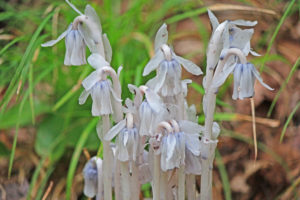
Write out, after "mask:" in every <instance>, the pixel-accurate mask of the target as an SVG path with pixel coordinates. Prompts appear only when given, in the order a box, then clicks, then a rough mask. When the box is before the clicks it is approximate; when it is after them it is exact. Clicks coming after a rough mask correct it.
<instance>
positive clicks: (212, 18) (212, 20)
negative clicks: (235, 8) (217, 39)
mask: <svg viewBox="0 0 300 200" xmlns="http://www.w3.org/2000/svg"><path fill="white" fill-rule="evenodd" d="M207 13H208V17H209V20H210V23H211V25H212V28H213V31H212V32H214V31H215V30H216V29H217V27H218V26H219V21H218V19H217V18H216V16H215V15H214V13H213V12H211V11H210V10H209V9H207Z"/></svg>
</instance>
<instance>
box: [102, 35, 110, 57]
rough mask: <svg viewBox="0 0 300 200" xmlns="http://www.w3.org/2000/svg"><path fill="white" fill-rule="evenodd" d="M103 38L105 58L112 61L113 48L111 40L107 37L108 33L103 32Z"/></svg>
mask: <svg viewBox="0 0 300 200" xmlns="http://www.w3.org/2000/svg"><path fill="white" fill-rule="evenodd" d="M102 38H103V45H104V53H105V60H106V61H107V62H109V63H110V62H111V58H112V48H111V46H110V42H109V40H108V38H107V35H106V34H103V35H102Z"/></svg>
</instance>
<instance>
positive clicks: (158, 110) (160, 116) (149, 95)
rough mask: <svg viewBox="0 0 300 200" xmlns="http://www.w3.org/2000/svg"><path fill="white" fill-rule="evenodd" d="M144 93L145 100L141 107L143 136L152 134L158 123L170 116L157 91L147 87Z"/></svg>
mask: <svg viewBox="0 0 300 200" xmlns="http://www.w3.org/2000/svg"><path fill="white" fill-rule="evenodd" d="M144 93H145V100H144V101H143V102H142V104H141V105H140V107H139V117H140V127H139V133H140V135H141V136H145V135H148V136H151V135H153V134H154V132H155V128H156V126H157V124H158V123H159V122H161V121H163V120H165V119H166V118H167V117H168V113H167V110H166V108H165V106H164V104H163V102H162V100H161V98H160V97H159V96H158V95H157V94H156V93H155V92H153V91H152V90H151V89H150V88H147V89H145V90H144Z"/></svg>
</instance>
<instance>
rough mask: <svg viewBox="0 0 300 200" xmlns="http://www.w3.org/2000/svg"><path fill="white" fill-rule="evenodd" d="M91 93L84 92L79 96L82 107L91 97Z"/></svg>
mask: <svg viewBox="0 0 300 200" xmlns="http://www.w3.org/2000/svg"><path fill="white" fill-rule="evenodd" d="M89 95H90V91H86V90H83V91H82V93H81V94H80V96H79V104H80V105H82V104H84V103H85V101H86V99H87V98H88V97H89Z"/></svg>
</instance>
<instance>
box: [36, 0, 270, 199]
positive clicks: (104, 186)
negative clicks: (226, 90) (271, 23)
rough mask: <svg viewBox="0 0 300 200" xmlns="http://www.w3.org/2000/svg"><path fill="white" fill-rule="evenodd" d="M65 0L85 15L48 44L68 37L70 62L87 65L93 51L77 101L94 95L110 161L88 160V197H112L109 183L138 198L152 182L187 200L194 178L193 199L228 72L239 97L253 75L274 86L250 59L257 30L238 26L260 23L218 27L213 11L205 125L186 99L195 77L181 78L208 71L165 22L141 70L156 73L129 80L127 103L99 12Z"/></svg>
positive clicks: (247, 91)
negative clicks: (172, 37)
mask: <svg viewBox="0 0 300 200" xmlns="http://www.w3.org/2000/svg"><path fill="white" fill-rule="evenodd" d="M66 1H67V0H66ZM67 3H68V4H69V5H70V6H71V7H72V8H73V9H74V10H75V11H76V12H77V13H78V14H79V16H78V17H76V18H75V19H74V21H73V23H72V24H71V25H70V26H69V27H68V29H67V30H66V31H65V32H64V33H63V34H62V35H60V36H59V37H58V39H56V40H52V41H49V42H47V43H45V44H43V45H42V46H44V47H47V46H52V45H54V44H56V43H57V42H58V41H60V40H61V39H63V38H65V41H66V54H65V61H64V63H65V65H83V64H86V54H85V52H86V46H87V47H88V48H89V50H90V52H91V55H90V56H89V57H88V59H87V61H88V64H89V65H91V66H92V67H93V68H94V69H95V71H93V72H92V73H91V74H90V75H89V76H88V77H86V78H85V79H84V80H83V82H82V85H83V87H84V91H83V92H82V94H81V95H80V97H79V104H84V103H85V101H86V99H87V98H88V96H89V95H91V98H92V101H93V103H92V115H93V116H100V117H101V121H100V123H99V125H98V126H97V132H98V135H99V138H100V139H101V140H102V143H103V145H104V150H103V151H104V159H103V160H102V159H101V158H99V157H93V158H92V159H91V160H89V161H88V162H87V164H86V165H85V167H84V170H83V174H84V180H85V186H84V194H85V195H86V196H88V197H94V196H97V199H105V200H111V199H112V194H111V188H112V187H114V188H115V190H114V191H115V198H116V199H117V200H118V199H123V200H126V199H139V191H140V186H141V184H143V183H146V182H151V183H152V187H153V197H154V199H155V200H158V199H170V198H171V199H176V198H178V199H181V200H183V199H184V198H185V195H184V191H185V188H184V186H185V177H187V178H191V181H187V183H186V184H191V183H192V184H193V185H187V186H186V188H187V190H189V191H188V193H190V194H189V195H188V196H189V199H195V197H196V191H195V190H193V188H194V187H195V186H194V185H195V179H192V178H193V176H194V175H200V174H203V173H207V172H206V171H205V167H204V169H203V170H202V165H203V162H209V165H208V166H209V167H210V169H211V168H212V161H213V157H214V149H215V147H216V145H217V142H218V140H217V137H218V135H219V133H220V127H219V125H218V124H217V123H216V122H213V121H212V120H213V118H212V115H213V112H214V106H215V105H214V104H215V102H214V98H215V96H213V95H215V94H216V92H217V91H218V88H219V87H220V86H221V85H222V84H223V83H224V82H225V80H226V79H227V77H228V76H229V74H230V73H233V76H234V89H233V95H232V98H233V99H244V98H249V97H253V95H254V82H255V78H256V79H258V80H259V82H260V83H261V84H262V85H263V86H265V87H266V88H268V89H271V88H270V87H269V86H267V85H266V84H265V83H263V81H262V79H261V77H260V76H259V73H258V72H257V70H256V69H255V67H254V66H253V64H251V63H248V62H247V61H246V56H247V55H248V54H249V53H251V54H252V55H254V56H259V54H257V53H255V52H254V51H253V50H252V49H251V48H250V39H251V37H252V34H253V32H254V31H253V29H241V28H239V27H238V26H250V27H251V26H254V25H256V22H250V21H243V20H236V21H225V22H223V23H221V24H219V22H218V20H217V18H216V17H215V16H214V15H213V13H212V12H211V11H209V10H208V14H209V18H210V20H211V23H212V27H213V33H212V37H211V40H210V43H209V47H208V51H207V73H206V77H205V78H204V79H203V86H204V88H205V92H206V93H205V96H204V100H203V106H204V113H205V117H206V123H205V126H201V125H199V124H198V122H197V116H196V109H195V106H190V107H189V106H188V104H187V102H186V99H185V97H186V95H187V93H188V87H187V84H188V83H191V82H192V81H191V80H182V68H184V69H185V70H186V71H187V72H189V73H191V74H193V75H196V76H198V75H201V74H202V71H201V69H200V67H198V66H197V65H196V64H194V63H193V62H191V61H189V60H186V59H184V58H182V57H180V56H178V55H176V54H175V52H174V51H173V50H172V49H171V48H170V47H169V46H168V44H167V42H168V31H167V25H166V24H163V25H162V26H161V27H160V28H159V30H158V32H157V34H156V37H155V41H154V50H155V55H154V57H153V58H152V59H151V60H150V61H149V62H148V63H147V65H146V66H145V68H144V72H143V76H146V75H148V74H150V73H151V72H152V71H154V70H155V71H156V76H155V77H154V78H153V79H151V80H149V81H148V82H147V83H146V85H145V86H144V85H142V86H134V85H131V84H129V85H128V88H129V90H130V91H131V92H132V93H133V94H134V99H133V100H131V99H126V101H125V104H124V106H122V100H121V86H120V82H119V75H120V72H121V69H122V67H120V68H119V69H118V72H117V73H116V72H115V70H114V69H113V68H112V67H111V66H110V62H111V58H112V49H111V46H110V43H109V41H108V39H107V36H106V35H105V34H102V28H101V24H100V20H99V17H98V16H97V14H96V12H95V10H94V9H93V8H92V7H91V6H89V5H87V6H86V9H85V13H84V14H82V13H81V12H80V11H79V10H78V9H77V8H76V7H75V6H74V5H73V4H71V3H70V2H69V1H67ZM107 76H110V77H111V79H112V81H111V80H110V79H108V78H107ZM212 104H213V105H212ZM124 114H125V115H124ZM109 115H113V117H114V121H115V122H116V124H115V126H113V127H112V128H110V124H111V123H110V118H109ZM114 138H116V140H115V142H114V144H113V141H114ZM200 138H201V140H200ZM111 142H112V143H111ZM149 144H150V145H149ZM203 166H207V165H203ZM187 175H192V176H187ZM168 177H169V178H168ZM188 182H189V183H188ZM161 188H162V189H161ZM201 188H202V185H201ZM108 189H110V190H108ZM208 190H209V189H208ZM207 192H209V191H207ZM109 193H110V194H109ZM193 193H195V194H194V195H193ZM202 193H205V192H203V191H201V194H202ZM208 197H209V196H208ZM209 198H210V197H209Z"/></svg>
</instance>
